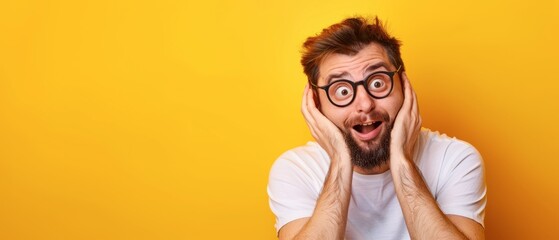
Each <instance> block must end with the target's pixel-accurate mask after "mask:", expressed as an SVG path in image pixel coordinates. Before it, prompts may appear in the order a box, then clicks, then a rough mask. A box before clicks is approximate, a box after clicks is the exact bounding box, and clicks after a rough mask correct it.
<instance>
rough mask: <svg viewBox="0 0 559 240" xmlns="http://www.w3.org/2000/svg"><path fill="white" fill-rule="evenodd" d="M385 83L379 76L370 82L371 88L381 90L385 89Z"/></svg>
mask: <svg viewBox="0 0 559 240" xmlns="http://www.w3.org/2000/svg"><path fill="white" fill-rule="evenodd" d="M385 85H386V83H385V82H384V81H383V80H382V79H380V78H377V79H373V80H372V81H371V83H369V89H371V90H380V89H383V88H384V86H385Z"/></svg>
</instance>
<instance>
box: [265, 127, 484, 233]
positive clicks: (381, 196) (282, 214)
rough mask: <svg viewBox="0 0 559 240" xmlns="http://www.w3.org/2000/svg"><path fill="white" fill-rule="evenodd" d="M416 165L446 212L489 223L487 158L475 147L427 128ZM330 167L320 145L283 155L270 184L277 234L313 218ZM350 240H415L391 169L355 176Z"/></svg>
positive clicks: (420, 137)
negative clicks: (485, 167) (486, 180)
mask: <svg viewBox="0 0 559 240" xmlns="http://www.w3.org/2000/svg"><path fill="white" fill-rule="evenodd" d="M414 159H415V163H416V165H417V167H418V168H419V170H420V171H421V173H422V175H423V178H424V180H425V183H426V184H427V186H428V187H429V190H430V191H431V194H432V195H433V197H434V198H435V200H436V201H437V203H438V205H439V207H440V209H441V210H442V212H443V213H445V214H454V215H460V216H464V217H467V218H470V219H473V220H475V221H476V222H478V223H480V224H482V225H483V219H484V215H485V205H486V202H487V199H486V191H487V188H486V185H485V178H484V167H483V160H482V158H481V156H480V155H479V153H478V152H477V151H476V149H475V148H474V147H473V146H471V145H470V144H468V143H466V142H463V141H460V140H457V139H456V138H449V137H447V136H446V135H440V134H439V133H438V132H431V131H428V130H422V131H421V134H420V136H419V142H418V147H417V148H416V152H415V157H414ZM329 166H330V158H329V157H328V154H327V153H326V152H325V151H324V150H323V149H322V148H321V147H320V145H318V144H317V143H315V142H309V143H308V144H307V145H305V146H301V147H297V148H295V149H292V150H289V151H287V152H286V153H284V154H282V155H281V156H280V157H279V158H278V159H277V160H276V162H275V163H274V165H273V166H272V169H271V172H270V178H269V182H268V196H269V199H270V208H271V209H272V212H274V214H275V215H276V224H275V227H276V231H279V230H280V229H281V227H283V225H285V224H286V223H288V222H290V221H293V220H296V219H299V218H304V217H311V216H312V213H313V211H314V208H315V205H316V201H317V199H318V196H319V194H320V191H321V190H322V187H323V185H324V179H325V178H326V174H327V172H328V168H329ZM345 237H346V239H409V238H410V237H409V234H408V230H407V228H406V223H405V221H404V216H403V213H402V210H401V208H400V204H399V202H398V199H397V197H396V192H395V190H394V184H393V181H392V175H391V173H390V170H388V171H386V172H384V173H381V174H376V175H362V174H359V173H357V172H354V173H353V182H352V190H351V200H350V204H349V212H348V221H347V227H346V235H345Z"/></svg>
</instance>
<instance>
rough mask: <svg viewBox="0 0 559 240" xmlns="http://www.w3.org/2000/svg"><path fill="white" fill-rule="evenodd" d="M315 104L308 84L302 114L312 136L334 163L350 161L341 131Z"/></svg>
mask: <svg viewBox="0 0 559 240" xmlns="http://www.w3.org/2000/svg"><path fill="white" fill-rule="evenodd" d="M316 106H317V105H316V103H315V102H314V97H313V91H312V89H311V88H310V86H309V85H308V84H307V86H305V92H304V94H303V101H302V106H301V112H302V113H303V116H304V117H305V120H306V122H307V125H308V126H309V129H310V131H311V134H312V136H313V137H314V139H316V141H317V142H318V144H320V146H321V147H322V148H323V149H324V150H325V151H326V153H328V156H330V158H331V159H332V161H336V160H337V159H346V160H349V159H350V156H349V149H348V147H347V144H346V143H345V140H344V137H343V135H342V132H341V131H340V129H339V128H338V127H337V126H336V125H335V124H334V123H332V121H330V120H329V119H328V118H326V116H324V114H322V113H321V112H320V110H318V108H317V107H316Z"/></svg>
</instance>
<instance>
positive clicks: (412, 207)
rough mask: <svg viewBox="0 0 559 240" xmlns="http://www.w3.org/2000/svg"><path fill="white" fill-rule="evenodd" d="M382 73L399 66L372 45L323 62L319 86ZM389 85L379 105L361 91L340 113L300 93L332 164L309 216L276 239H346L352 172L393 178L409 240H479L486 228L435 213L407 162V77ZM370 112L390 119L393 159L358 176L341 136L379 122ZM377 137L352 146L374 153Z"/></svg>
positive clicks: (413, 128) (410, 95)
mask: <svg viewBox="0 0 559 240" xmlns="http://www.w3.org/2000/svg"><path fill="white" fill-rule="evenodd" d="M379 63H384V64H383V66H381V67H379V68H377V69H368V68H369V66H372V65H377V64H379ZM380 70H383V71H394V70H396V66H393V65H392V64H390V61H389V60H388V57H387V56H386V53H385V51H384V49H383V48H382V47H381V46H380V45H377V44H375V43H372V44H370V45H368V46H367V47H365V48H363V49H362V50H361V51H360V52H359V53H358V54H356V55H353V56H348V55H342V54H332V55H330V56H328V57H326V59H324V61H323V62H322V64H321V66H320V78H319V81H318V85H319V86H323V85H326V84H327V82H328V80H332V81H333V80H336V78H334V79H329V76H331V75H339V74H340V73H345V75H344V76H343V78H345V79H349V80H352V81H358V80H360V79H363V77H364V76H366V75H367V74H368V73H370V72H372V71H380ZM394 84H395V86H394V90H393V92H392V93H391V94H390V95H389V96H388V97H386V98H384V99H373V98H372V97H370V96H369V95H367V93H366V92H365V90H364V89H363V88H362V87H361V86H360V87H359V88H358V89H357V92H356V94H357V95H356V97H355V100H354V102H353V103H352V104H351V105H349V106H347V107H345V108H338V107H336V106H333V105H332V104H331V103H330V102H329V101H328V99H327V97H326V94H325V93H324V91H322V90H320V91H319V92H318V98H319V101H320V106H321V108H320V109H318V108H317V106H316V104H315V102H314V99H313V92H312V90H311V89H310V88H309V86H306V87H305V92H304V95H303V101H302V107H301V112H302V113H303V116H304V117H305V120H306V122H307V125H308V126H309V129H310V131H311V133H312V135H313V137H314V138H315V139H316V140H317V142H318V143H319V144H320V146H321V147H322V148H323V149H324V150H325V151H326V152H327V153H328V155H329V156H330V159H331V163H330V168H329V171H328V174H327V176H326V179H325V182H324V187H323V190H322V192H321V194H320V196H319V198H318V201H317V204H316V208H315V210H314V213H313V215H312V216H311V217H309V218H301V219H297V220H294V221H291V222H289V223H287V224H286V225H284V226H283V227H282V228H281V229H280V231H279V238H280V239H343V238H344V234H345V229H346V223H347V212H348V208H349V200H350V197H351V182H352V176H353V171H356V172H359V173H362V174H378V173H382V172H385V171H391V173H392V177H393V182H394V187H395V190H396V195H397V197H398V201H399V202H400V205H401V207H402V212H403V214H404V218H405V221H406V225H407V228H408V231H409V233H410V236H411V238H412V239H484V228H483V227H482V226H481V225H480V224H479V223H477V222H475V221H474V220H472V219H469V218H465V217H462V216H456V215H445V214H444V213H443V212H442V211H441V210H440V209H439V208H438V205H437V203H436V201H435V199H434V198H433V196H432V195H431V193H430V192H429V189H428V188H427V185H426V184H425V182H424V180H423V178H422V176H421V173H420V172H419V170H418V169H417V167H416V165H415V163H414V161H413V159H412V156H413V155H412V152H413V149H414V146H415V144H416V142H417V139H418V136H419V132H420V128H421V117H420V115H419V109H418V104H417V98H416V95H415V92H414V91H413V89H412V87H411V85H410V82H409V80H408V78H407V76H406V74H405V73H403V74H402V79H400V78H399V77H397V76H395V79H394ZM374 111H377V112H382V113H386V114H388V115H389V116H390V119H391V120H390V121H393V122H394V128H393V129H392V131H391V132H390V134H391V143H390V156H391V157H390V160H389V161H388V162H387V163H386V164H384V165H382V166H379V167H376V168H372V169H361V168H357V167H355V166H353V165H352V163H351V159H350V155H349V150H348V148H347V146H346V144H345V141H344V139H343V135H342V131H344V132H350V133H351V134H352V136H353V137H354V139H358V136H357V133H354V132H352V131H354V130H353V129H352V128H351V127H352V126H353V125H354V124H356V123H363V122H367V121H371V120H377V119H371V118H372V117H371V116H374V115H373V114H372V112H374ZM379 127H380V128H382V129H381V132H384V131H389V129H388V128H387V124H386V123H383V124H382V125H380V126H379ZM380 135H381V134H378V135H377V136H376V137H374V138H373V139H371V140H370V141H360V140H357V142H358V144H359V145H360V146H361V147H362V148H374V147H375V146H376V144H377V143H378V141H379V137H378V136H380Z"/></svg>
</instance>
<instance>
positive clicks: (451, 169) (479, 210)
mask: <svg viewBox="0 0 559 240" xmlns="http://www.w3.org/2000/svg"><path fill="white" fill-rule="evenodd" d="M444 162H445V164H444V165H443V169H441V170H442V172H443V173H446V174H445V175H444V177H442V179H441V180H443V181H442V182H441V183H442V185H441V187H440V188H439V191H438V193H437V194H436V198H437V202H438V204H439V207H440V208H441V210H442V211H443V212H444V213H445V214H453V215H460V216H463V217H467V218H470V219H473V220H475V221H476V222H478V223H480V224H481V225H482V226H484V217H485V205H486V203H487V197H486V193H487V186H486V184H485V169H484V165H483V159H482V158H481V155H480V154H479V152H478V151H477V150H476V149H475V148H474V147H473V146H471V145H469V144H467V143H465V142H453V143H452V144H450V145H449V146H448V148H447V151H446V154H445V159H444Z"/></svg>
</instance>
